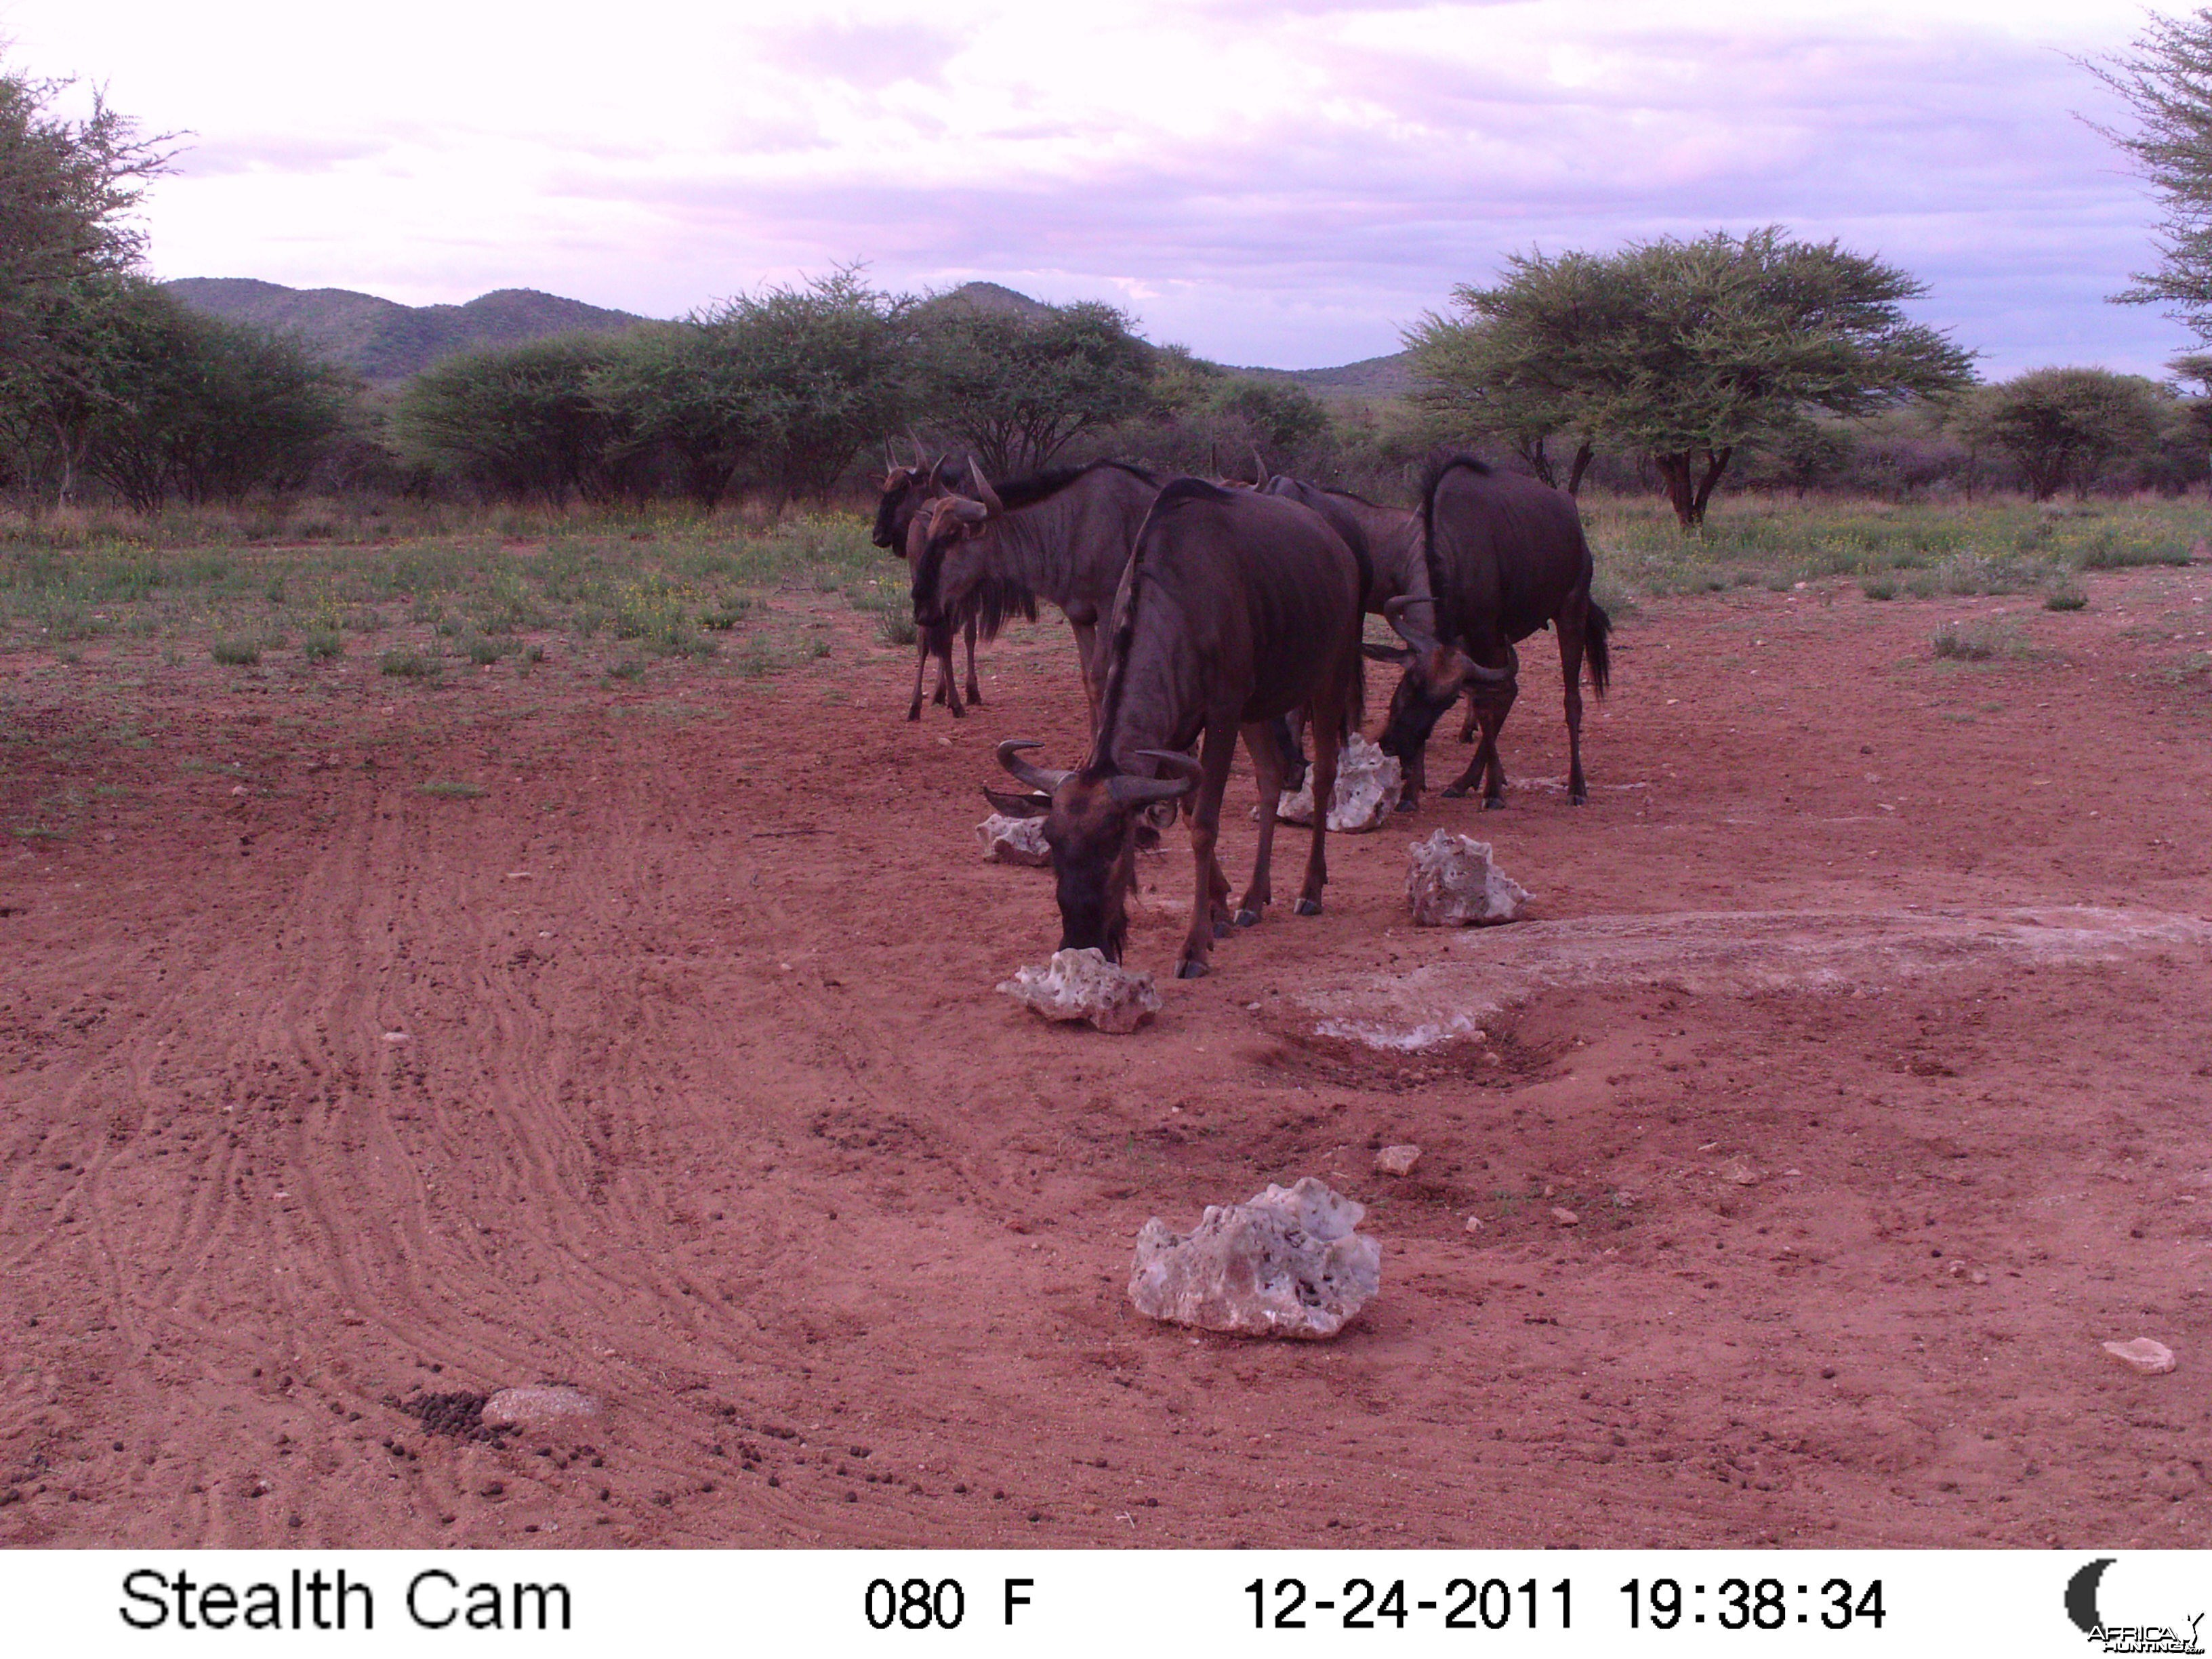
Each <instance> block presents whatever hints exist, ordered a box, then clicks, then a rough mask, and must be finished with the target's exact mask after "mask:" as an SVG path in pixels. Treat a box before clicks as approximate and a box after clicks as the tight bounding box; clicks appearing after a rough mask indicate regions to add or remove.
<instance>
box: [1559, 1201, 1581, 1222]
mask: <svg viewBox="0 0 2212 1659" xmlns="http://www.w3.org/2000/svg"><path fill="white" fill-rule="evenodd" d="M1552 1219H1553V1220H1554V1221H1556V1222H1558V1223H1559V1225H1561V1226H1562V1227H1573V1226H1577V1225H1580V1224H1581V1222H1582V1218H1581V1217H1580V1216H1578V1215H1577V1214H1576V1213H1575V1212H1573V1211H1572V1210H1569V1209H1564V1208H1562V1207H1561V1206H1559V1205H1557V1204H1554V1205H1553V1206H1552Z"/></svg>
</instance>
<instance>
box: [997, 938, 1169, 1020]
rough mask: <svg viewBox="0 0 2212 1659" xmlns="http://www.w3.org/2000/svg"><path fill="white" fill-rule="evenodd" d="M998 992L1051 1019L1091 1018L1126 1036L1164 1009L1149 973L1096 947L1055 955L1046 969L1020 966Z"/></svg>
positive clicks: (1056, 953) (1057, 952) (1055, 953)
mask: <svg viewBox="0 0 2212 1659" xmlns="http://www.w3.org/2000/svg"><path fill="white" fill-rule="evenodd" d="M999 989H1000V990H1001V991H1003V992H1005V993H1006V994H1007V995H1008V996H1010V997H1012V999H1013V1000H1015V1001H1017V1002H1018V1003H1020V1004H1021V1005H1022V1006H1023V1007H1024V1008H1027V1009H1028V1010H1029V1011H1030V1012H1032V1013H1035V1014H1041V1015H1042V1016H1043V1017H1044V1018H1047V1019H1082V1020H1088V1021H1090V1022H1091V1024H1093V1025H1095V1026H1096V1027H1097V1028H1098V1030H1102V1031H1111V1032H1113V1033H1114V1034H1115V1035H1116V1036H1121V1035H1124V1034H1126V1033H1127V1032H1130V1031H1133V1030H1136V1029H1137V1028H1138V1027H1139V1025H1141V1024H1144V1023H1145V1022H1146V1020H1148V1019H1150V1018H1152V1016H1153V1015H1154V1014H1156V1013H1158V1012H1159V1010H1160V994H1159V992H1158V991H1157V990H1155V989H1154V988H1153V986H1152V975H1150V974H1133V973H1131V972H1130V971H1129V970H1128V969H1126V968H1123V967H1122V966H1121V964H1120V963H1112V962H1109V961H1107V960H1106V955H1105V952H1103V951H1099V950H1097V949H1094V948H1085V949H1084V950H1080V951H1054V952H1053V954H1052V960H1051V961H1050V962H1048V963H1046V964H1045V965H1044V966H1043V967H1042V968H1017V969H1014V976H1013V977H1012V979H1007V980H1001V981H999Z"/></svg>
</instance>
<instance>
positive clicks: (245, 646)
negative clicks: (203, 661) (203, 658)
mask: <svg viewBox="0 0 2212 1659" xmlns="http://www.w3.org/2000/svg"><path fill="white" fill-rule="evenodd" d="M208 655H210V657H213V658H214V659H216V661H217V662H219V663H221V664H222V665H223V666H224V667H226V668H251V667H252V666H253V665H255V664H256V663H258V662H259V661H260V660H261V641H258V640H256V639H244V638H230V639H218V640H216V642H215V643H214V644H213V645H210V647H208Z"/></svg>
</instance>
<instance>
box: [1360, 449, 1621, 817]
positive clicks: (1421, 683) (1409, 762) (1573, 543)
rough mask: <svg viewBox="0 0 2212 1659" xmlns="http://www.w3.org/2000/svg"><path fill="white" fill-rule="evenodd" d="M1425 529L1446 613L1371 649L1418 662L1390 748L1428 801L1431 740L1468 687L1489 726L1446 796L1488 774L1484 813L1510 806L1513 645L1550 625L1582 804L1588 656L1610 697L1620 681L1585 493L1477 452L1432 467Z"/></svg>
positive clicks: (1405, 682) (1414, 789)
mask: <svg viewBox="0 0 2212 1659" xmlns="http://www.w3.org/2000/svg"><path fill="white" fill-rule="evenodd" d="M1421 521H1422V525H1423V528H1424V532H1425V533H1424V537H1423V540H1424V543H1425V546H1426V548H1427V552H1428V566H1429V584H1430V591H1431V592H1433V593H1434V594H1436V595H1437V605H1436V607H1435V608H1436V609H1440V610H1441V611H1442V612H1443V614H1442V616H1441V617H1431V615H1430V614H1429V613H1430V611H1431V607H1430V606H1426V605H1418V604H1417V605H1413V606H1411V607H1408V608H1407V611H1405V612H1404V614H1401V616H1399V617H1395V618H1394V619H1393V621H1394V625H1395V627H1396V628H1397V629H1398V632H1399V635H1400V636H1401V637H1402V638H1403V639H1404V640H1405V641H1407V644H1406V647H1405V648H1404V649H1402V650H1391V649H1390V648H1389V647H1370V652H1369V654H1370V655H1373V656H1377V657H1387V658H1389V659H1393V660H1396V661H1399V662H1402V663H1404V664H1405V665H1406V673H1405V677H1404V678H1402V679H1401V680H1400V681H1399V683H1398V689H1397V690H1396V691H1395V693H1394V694H1393V695H1392V696H1391V698H1390V719H1389V726H1387V727H1386V729H1385V730H1384V732H1383V738H1382V744H1381V746H1382V748H1383V751H1384V752H1385V753H1387V754H1392V755H1395V756H1396V757H1398V759H1399V762H1400V763H1401V765H1402V766H1403V767H1404V768H1405V769H1406V775H1407V779H1408V781H1409V791H1410V793H1412V794H1413V795H1414V796H1418V794H1419V790H1420V788H1421V786H1422V783H1423V781H1424V780H1423V770H1422V756H1423V753H1424V751H1425V750H1426V748H1427V746H1428V741H1429V733H1430V732H1432V731H1433V730H1435V728H1436V724H1437V720H1440V719H1442V718H1443V714H1444V711H1445V710H1447V709H1449V708H1450V707H1451V705H1452V702H1453V700H1454V699H1455V698H1456V697H1457V696H1459V694H1460V692H1461V691H1462V690H1466V691H1467V693H1468V700H1469V702H1470V704H1471V706H1472V708H1473V709H1474V714H1475V716H1476V719H1477V720H1478V721H1479V722H1480V726H1481V728H1482V746H1481V747H1480V749H1478V750H1475V753H1474V760H1473V761H1472V762H1470V763H1468V769H1467V770H1466V771H1465V772H1464V773H1463V774H1462V775H1461V776H1460V777H1459V778H1458V779H1457V780H1456V781H1455V782H1453V783H1452V784H1450V785H1449V786H1448V787H1446V788H1445V790H1444V793H1445V794H1447V795H1452V796H1458V795H1464V794H1465V793H1467V792H1468V790H1469V789H1471V788H1473V787H1474V784H1475V782H1476V781H1477V780H1478V779H1482V778H1486V783H1485V788H1484V793H1483V805H1485V806H1486V807H1488V806H1503V805H1504V804H1505V770H1504V767H1503V766H1502V765H1501V764H1500V763H1499V762H1498V729H1499V728H1500V727H1501V726H1504V724H1505V717H1506V715H1507V714H1509V713H1510V711H1511V709H1512V708H1513V699H1514V697H1515V696H1516V693H1517V692H1518V690H1519V686H1518V684H1517V682H1516V679H1515V678H1514V677H1515V672H1516V669H1517V667H1518V663H1519V659H1518V657H1517V656H1516V653H1515V652H1514V649H1513V645H1514V641H1516V640H1523V639H1526V638H1528V635H1531V634H1533V633H1534V632H1535V631H1536V630H1537V629H1540V628H1541V627H1543V626H1545V625H1546V624H1547V623H1549V624H1550V625H1551V626H1552V627H1553V629H1554V630H1555V631H1556V632H1557V633H1558V635H1559V671H1560V676H1561V678H1563V679H1564V680H1565V682H1566V714H1567V755H1568V763H1567V792H1568V793H1569V795H1570V796H1571V799H1573V801H1574V803H1575V805H1577V806H1580V805H1583V804H1584V803H1585V802H1586V801H1588V800H1589V785H1588V784H1587V783H1586V782H1585V781H1584V780H1583V692H1582V670H1583V656H1584V654H1585V653H1587V654H1588V656H1589V673H1590V684H1591V685H1592V687H1593V688H1594V689H1595V690H1596V692H1597V694H1598V695H1599V696H1604V695H1605V691H1606V687H1607V684H1609V683H1610V681H1611V678H1612V659H1611V655H1610V653H1608V651H1607V646H1606V641H1607V636H1608V635H1610V634H1611V632H1612V629H1613V624H1612V623H1611V622H1610V621H1609V620H1608V619H1607V617H1606V614H1605V612H1604V611H1602V610H1601V609H1600V608H1599V607H1598V605H1596V604H1595V603H1594V602H1593V601H1592V600H1591V599H1590V577H1591V574H1592V570H1591V562H1590V550H1589V542H1588V541H1587V540H1585V539H1584V538H1583V522H1582V514H1581V513H1579V512H1578V511H1577V508H1576V507H1575V501H1574V497H1572V496H1571V495H1567V494H1566V493H1565V491H1563V490H1558V489H1553V488H1552V487H1551V486H1550V485H1548V484H1543V483H1538V482H1537V481H1536V480H1535V479H1534V478H1524V477H1516V476H1514V475H1512V474H1510V473H1500V472H1492V471H1491V470H1490V469H1489V468H1488V467H1487V466H1486V465H1483V463H1482V462H1480V461H1479V460H1477V459H1475V458H1474V456H1472V455H1451V456H1447V457H1445V458H1443V459H1441V460H1439V461H1437V463H1435V464H1434V465H1431V467H1430V469H1429V472H1428V476H1427V477H1426V479H1425V480H1424V482H1423V484H1422V489H1421ZM1485 670H1486V671H1485ZM1401 804H1402V803H1401Z"/></svg>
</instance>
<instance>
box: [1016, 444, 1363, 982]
mask: <svg viewBox="0 0 2212 1659" xmlns="http://www.w3.org/2000/svg"><path fill="white" fill-rule="evenodd" d="M1113 615H1114V630H1113V635H1112V637H1111V639H1110V641H1109V643H1108V647H1107V650H1106V652H1105V662H1106V675H1105V682H1106V684H1105V694H1104V696H1103V700H1102V704H1101V709H1100V715H1099V720H1098V723H1097V730H1096V735H1095V736H1094V737H1093V738H1092V740H1091V753H1090V756H1089V757H1088V758H1087V759H1086V760H1085V763H1084V764H1083V765H1082V767H1081V768H1079V769H1077V770H1075V771H1072V772H1060V771H1049V770H1047V769H1044V768H1042V767H1039V766H1036V765H1033V764H1031V763H1030V762H1029V761H1027V760H1024V758H1023V757H1022V751H1023V750H1025V749H1034V748H1036V747H1037V746H1038V745H1037V744H1035V743H1033V742H1030V741H1029V740H1027V739H1025V738H1010V739H1008V740H1007V741H1006V742H1005V743H1002V744H1000V745H999V761H1000V764H1001V765H1003V766H1004V767H1005V768H1006V770H1007V771H1009V772H1011V773H1012V774H1013V775H1014V776H1015V777H1017V778H1018V779H1020V780H1021V781H1023V782H1024V783H1025V784H1027V785H1029V786H1030V787H1031V788H1032V789H1035V790H1037V791H1040V792H1042V794H1043V795H1045V796H1047V797H1049V803H1048V805H1047V806H1046V810H1045V811H1044V812H1043V816H1044V817H1045V820H1046V822H1045V840H1046V841H1047V842H1048V843H1049V844H1050V846H1051V848H1052V863H1053V873H1054V878H1055V879H1056V882H1057V884H1058V896H1059V900H1060V949H1061V950H1063V951H1066V950H1080V949H1083V948H1085V947H1087V946H1088V947H1096V948H1097V949H1098V950H1100V951H1103V952H1105V954H1106V956H1107V957H1108V958H1109V960H1111V961H1115V962H1119V961H1120V960H1121V951H1122V946H1123V944H1124V942H1125V940H1126V938H1127V931H1128V918H1127V911H1126V909H1125V903H1126V900H1127V892H1128V889H1129V886H1130V878H1131V859H1132V856H1133V844H1134V840H1135V835H1134V832H1135V829H1136V827H1137V820H1138V817H1139V814H1140V813H1141V812H1142V811H1143V810H1144V809H1145V808H1146V806H1148V805H1152V804H1153V803H1156V802H1158V801H1164V800H1171V799H1176V798H1177V797H1179V796H1181V795H1182V794H1184V793H1188V792H1192V791H1194V792H1195V793H1194V799H1193V800H1192V803H1191V814H1190V850H1191V857H1192V860H1193V862H1194V866H1195V871H1196V878H1197V890H1196V894H1195V896H1194V898H1193V901H1192V904H1191V913H1190V929H1189V932H1188V934H1187V935H1186V937H1185V938H1184V940H1183V945H1182V954H1181V956H1180V957H1178V958H1177V960H1176V975H1177V976H1178V977H1181V978H1184V979H1193V978H1196V977H1197V976H1198V975H1200V974H1203V973H1205V972H1206V965H1207V958H1208V956H1209V955H1210V953H1211V951H1212V941H1213V939H1215V938H1216V937H1218V936H1221V935H1225V934H1226V933H1227V932H1228V924H1229V923H1230V921H1231V913H1230V910H1229V908H1228V901H1229V882H1228V878H1226V877H1225V876H1224V875H1223V874H1222V872H1221V866H1220V862H1219V860H1218V859H1216V858H1215V856H1214V842H1215V839H1216V836H1217V835H1218V831H1219V828H1220V823H1221V796H1222V792H1223V790H1224V789H1225V787H1226V786H1227V784H1228V781H1229V763H1230V761H1231V758H1232V757H1233V756H1234V755H1235V753H1236V749H1237V737H1238V736H1239V734H1240V733H1241V734H1242V735H1243V738H1244V744H1245V748H1246V750H1247V751H1248V752H1249V754H1250V755H1251V757H1252V763H1253V767H1254V769H1255V771H1257V772H1258V774H1259V776H1260V842H1259V848H1258V850H1257V852H1256V853H1255V855H1254V859H1253V866H1252V881H1251V885H1250V886H1249V888H1247V889H1246V890H1245V894H1244V898H1243V903H1242V904H1240V905H1239V906H1238V908H1237V911H1236V914H1235V916H1234V920H1235V921H1237V923H1239V924H1242V925H1244V926H1248V927H1249V926H1250V925H1251V924H1253V923H1255V922H1256V921H1259V920H1260V912H1261V908H1263V907H1264V906H1265V905H1266V904H1267V902H1268V901H1269V899H1270V898H1271V897H1272V896H1273V895H1272V890H1271V886H1270V881H1269V869H1268V866H1269V860H1270V855H1271V854H1272V852H1273V845H1274V836H1275V803H1276V800H1277V799H1278V797H1279V794H1280V793H1281V786H1282V774H1283V757H1282V756H1281V755H1280V754H1279V753H1278V752H1277V748H1276V738H1275V722H1276V720H1277V718H1278V717H1279V716H1280V715H1283V714H1287V713H1288V712H1289V711H1290V710H1291V709H1293V708H1304V709H1306V710H1307V711H1308V712H1309V715H1310V723H1311V726H1312V728H1313V731H1314V734H1315V737H1314V763H1313V770H1314V798H1315V799H1316V800H1327V799H1329V796H1330V793H1331V792H1332V791H1333V790H1334V787H1335V783H1336V751H1337V741H1338V738H1337V734H1338V733H1339V732H1340V731H1341V730H1342V729H1343V721H1344V713H1345V709H1346V706H1347V705H1349V704H1350V703H1352V702H1353V701H1355V700H1356V699H1357V697H1358V691H1359V665H1360V657H1359V628H1360V622H1359V617H1360V610H1359V566H1358V561H1357V560H1355V559H1354V558H1353V556H1352V550H1351V549H1350V548H1348V547H1346V545H1345V544H1344V540H1343V538H1341V537H1340V536H1339V535H1338V534H1337V533H1336V532H1334V530H1332V529H1330V528H1329V527H1328V525H1327V524H1326V523H1324V522H1323V521H1322V520H1320V519H1319V518H1317V517H1316V516H1315V515H1314V514H1313V513H1310V512H1308V511H1307V510H1306V509H1305V508H1304V507H1299V506H1297V504H1296V503H1295V502H1291V501H1280V500H1278V499H1276V498H1274V497H1273V496H1267V495H1255V494H1253V493H1250V492H1249V491H1243V490H1228V489H1221V488H1219V487H1218V486H1217V485H1214V484H1210V483H1205V482H1204V481H1202V480H1200V479H1197V478H1178V479H1176V481H1175V482H1174V483H1170V484H1169V485H1168V486H1167V488H1166V489H1163V490H1162V491H1161V492H1160V493H1159V496H1158V500H1157V501H1156V502H1155V503H1154V505H1153V507H1152V513H1151V514H1150V516H1149V517H1148V518H1147V519H1146V522H1145V525H1144V527H1143V532H1142V534H1141V536H1140V537H1139V541H1138V544H1137V547H1136V551H1135V554H1134V556H1133V557H1132V558H1131V560H1130V562H1129V568H1128V573H1127V583H1126V587H1125V591H1124V592H1123V593H1122V595H1121V598H1120V599H1119V600H1118V601H1117V602H1116V605H1115V611H1114V613H1113ZM1194 743H1198V744H1200V751H1199V757H1198V758H1197V759H1196V760H1193V759H1192V758H1191V757H1190V756H1189V755H1188V754H1187V753H1185V752H1182V751H1184V750H1188V748H1189V747H1190V746H1191V744H1194ZM1163 771H1164V772H1167V773H1170V774H1173V775H1170V776H1165V777H1163V776H1161V775H1159V774H1160V773H1162V772H1163ZM1327 842H1328V814H1327V813H1326V812H1316V813H1315V814H1314V825H1313V846H1312V850H1311V851H1310V853H1309V854H1308V855H1307V858H1306V870H1305V881H1304V886H1303V888H1302V889H1301V890H1300V893H1299V896H1298V902H1297V911H1298V914H1299V915H1320V914H1321V897H1322V886H1323V884H1325V883H1326V882H1327V881H1328V856H1327Z"/></svg>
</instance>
